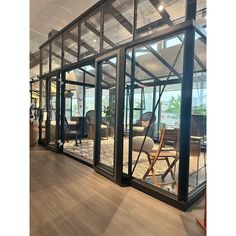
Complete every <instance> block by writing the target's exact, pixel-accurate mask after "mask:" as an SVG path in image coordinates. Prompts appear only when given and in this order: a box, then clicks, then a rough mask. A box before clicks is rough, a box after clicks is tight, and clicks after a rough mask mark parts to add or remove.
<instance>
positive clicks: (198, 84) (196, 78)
mask: <svg viewBox="0 0 236 236" xmlns="http://www.w3.org/2000/svg"><path fill="white" fill-rule="evenodd" d="M206 89H207V85H206V43H205V42H204V40H201V37H200V35H199V34H197V33H195V57H194V74H193V90H192V117H191V134H190V135H191V136H190V157H189V158H190V164H189V191H192V190H194V189H195V188H196V187H197V186H199V185H200V184H202V183H204V182H205V181H206V158H207V132H206V120H207V103H206Z"/></svg>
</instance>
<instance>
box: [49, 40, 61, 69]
mask: <svg viewBox="0 0 236 236" xmlns="http://www.w3.org/2000/svg"><path fill="white" fill-rule="evenodd" d="M51 44H52V46H51V54H52V65H51V68H52V70H55V69H57V68H60V67H61V56H62V55H61V54H62V53H61V52H62V37H61V36H58V37H56V38H55V39H53V40H52V43H51Z"/></svg>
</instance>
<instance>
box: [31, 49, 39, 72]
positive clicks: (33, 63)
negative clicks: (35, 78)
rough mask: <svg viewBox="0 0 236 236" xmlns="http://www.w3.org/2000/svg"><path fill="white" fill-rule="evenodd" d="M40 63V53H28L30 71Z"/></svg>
mask: <svg viewBox="0 0 236 236" xmlns="http://www.w3.org/2000/svg"><path fill="white" fill-rule="evenodd" d="M39 63H40V51H37V52H35V53H30V69H31V68H33V67H35V66H37V65H39Z"/></svg>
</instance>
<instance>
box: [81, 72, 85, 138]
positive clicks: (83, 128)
mask: <svg viewBox="0 0 236 236" xmlns="http://www.w3.org/2000/svg"><path fill="white" fill-rule="evenodd" d="M83 83H85V72H84V73H83ZM85 99H86V89H85V85H83V115H82V116H83V117H82V118H83V119H81V120H82V135H81V136H82V137H83V136H84V133H85V131H84V130H85V127H84V124H85V122H84V121H85V104H86V101H85Z"/></svg>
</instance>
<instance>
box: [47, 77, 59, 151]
mask: <svg viewBox="0 0 236 236" xmlns="http://www.w3.org/2000/svg"><path fill="white" fill-rule="evenodd" d="M59 88H60V87H59V81H58V77H57V76H53V77H50V78H48V79H47V122H46V124H47V125H46V127H47V131H46V140H47V142H46V144H47V146H48V147H51V148H53V149H54V150H57V149H58V145H57V143H58V142H57V140H58V137H59V129H58V127H59V126H60V124H59V104H60V103H59V102H60V101H59V99H60V94H59V93H60V89H59Z"/></svg>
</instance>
